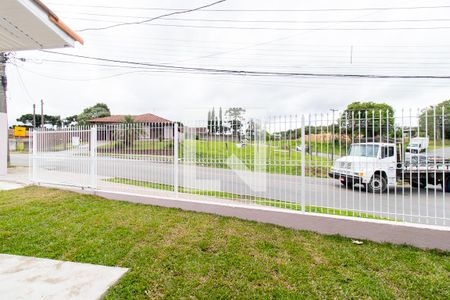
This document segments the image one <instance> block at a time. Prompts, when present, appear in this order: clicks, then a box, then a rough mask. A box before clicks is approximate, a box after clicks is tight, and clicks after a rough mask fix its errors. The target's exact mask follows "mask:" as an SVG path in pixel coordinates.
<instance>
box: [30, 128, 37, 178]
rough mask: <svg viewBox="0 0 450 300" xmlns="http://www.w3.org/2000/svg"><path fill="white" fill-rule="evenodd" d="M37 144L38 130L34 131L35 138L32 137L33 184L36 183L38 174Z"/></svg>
mask: <svg viewBox="0 0 450 300" xmlns="http://www.w3.org/2000/svg"><path fill="white" fill-rule="evenodd" d="M37 143H38V140H37V131H36V128H35V129H33V137H32V147H33V148H32V150H31V151H32V152H31V158H32V161H31V169H32V171H31V181H32V182H33V183H36V172H37V166H36V163H37V157H36V156H37Z"/></svg>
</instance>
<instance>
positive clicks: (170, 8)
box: [49, 2, 450, 12]
mask: <svg viewBox="0 0 450 300" xmlns="http://www.w3.org/2000/svg"><path fill="white" fill-rule="evenodd" d="M49 4H51V5H59V6H69V7H91V8H105V9H126V10H154V11H161V10H162V11H184V10H187V9H186V8H172V7H142V6H108V5H84V4H65V3H54V2H52V3H49ZM443 8H450V5H433V6H403V7H401V6H393V7H359V8H311V9H203V11H210V12H212V11H214V12H337V11H386V10H417V9H443Z"/></svg>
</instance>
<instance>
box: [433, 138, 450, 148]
mask: <svg viewBox="0 0 450 300" xmlns="http://www.w3.org/2000/svg"><path fill="white" fill-rule="evenodd" d="M445 147H450V140H448V139H446V140H444V142H442V140H436V141H435V140H431V141H430V143H429V145H428V150H435V149H442V148H445Z"/></svg>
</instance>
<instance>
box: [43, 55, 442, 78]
mask: <svg viewBox="0 0 450 300" xmlns="http://www.w3.org/2000/svg"><path fill="white" fill-rule="evenodd" d="M41 51H42V52H45V53H52V54H56V55H63V56H69V57H77V58H83V59H90V60H98V61H105V62H113V63H119V64H129V65H140V66H149V67H155V68H160V69H166V70H172V71H173V70H176V71H178V70H183V71H189V72H200V73H207V74H227V75H238V76H276V77H334V78H380V79H450V75H379V74H378V75H376V74H343V73H310V72H278V71H250V70H234V69H218V68H200V67H185V66H178V65H167V64H156V63H147V62H137V61H127V60H117V59H109V58H104V57H92V56H84V55H76V54H69V53H61V52H54V51H47V50H41Z"/></svg>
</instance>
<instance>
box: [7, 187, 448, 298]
mask: <svg viewBox="0 0 450 300" xmlns="http://www.w3.org/2000/svg"><path fill="white" fill-rule="evenodd" d="M0 206H1V210H0V220H1V222H0V252H1V253H7V254H17V255H26V256H36V257H43V258H50V259H60V260H67V261H75V262H83V263H92V264H100V265H108V266H120V267H126V268H129V269H130V270H129V271H128V272H127V273H126V274H125V275H124V277H123V278H122V279H121V280H120V281H119V282H118V284H117V285H115V286H114V287H112V288H111V289H110V290H109V292H108V293H107V295H106V297H105V298H106V299H148V298H153V299H161V298H170V299H179V298H198V299H217V298H221V299H239V298H246V299H271V298H283V299H302V298H303V299H307V298H313V299H319V298H321V299H323V298H353V299H363V298H364V299H369V298H376V299H394V298H402V299H408V298H409V299H418V298H422V299H427V298H428V299H431V298H433V299H449V298H450V281H449V280H448V278H449V276H450V254H449V253H448V252H439V251H423V250H419V249H416V248H413V247H407V246H395V245H390V244H377V243H373V242H368V241H364V243H363V244H362V245H356V244H354V243H352V241H351V240H350V239H347V238H343V237H339V236H323V235H319V234H315V233H311V232H305V231H297V230H291V229H286V228H282V227H278V226H273V225H266V224H260V223H256V222H249V221H242V220H238V219H235V218H226V217H220V216H216V215H209V214H201V213H193V212H186V211H181V210H177V209H168V208H161V207H154V206H144V205H138V204H132V203H126V202H120V201H108V200H105V199H101V198H99V197H95V196H89V195H81V194H75V193H72V192H66V191H61V190H54V189H45V188H39V187H28V188H25V189H20V190H12V191H4V192H0Z"/></svg>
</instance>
